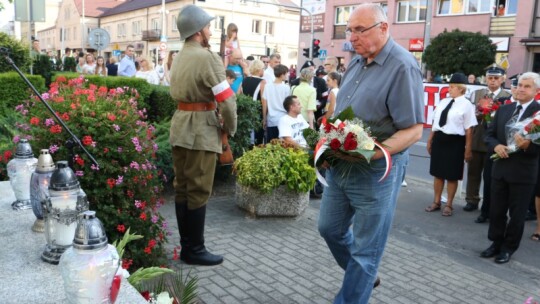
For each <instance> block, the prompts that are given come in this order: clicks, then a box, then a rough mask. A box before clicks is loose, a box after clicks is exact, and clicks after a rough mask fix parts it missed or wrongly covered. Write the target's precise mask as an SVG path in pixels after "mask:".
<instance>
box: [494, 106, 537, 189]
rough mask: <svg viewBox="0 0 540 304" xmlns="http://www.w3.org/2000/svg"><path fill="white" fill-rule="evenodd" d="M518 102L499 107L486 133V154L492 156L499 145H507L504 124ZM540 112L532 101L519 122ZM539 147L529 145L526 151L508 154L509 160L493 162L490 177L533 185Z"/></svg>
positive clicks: (535, 176)
mask: <svg viewBox="0 0 540 304" xmlns="http://www.w3.org/2000/svg"><path fill="white" fill-rule="evenodd" d="M517 104H518V102H514V103H512V104H507V105H503V106H501V107H500V108H499V109H498V110H497V112H495V117H493V121H492V122H491V123H490V124H489V127H488V129H487V131H486V138H485V142H486V145H487V147H488V153H489V154H493V153H494V151H493V149H495V147H496V146H497V145H499V144H502V145H505V146H506V145H507V142H506V132H505V129H506V123H507V122H508V120H510V118H511V117H512V114H513V113H514V111H515V109H516V106H517ZM539 110H540V104H538V103H537V102H536V101H533V102H532V103H531V104H530V105H529V106H528V107H527V109H526V110H525V112H524V113H523V115H521V118H520V121H522V120H524V119H525V118H529V117H531V116H532V115H533V114H534V113H535V112H536V111H539ZM539 152H540V147H539V146H538V145H535V144H532V143H531V144H530V145H529V147H528V148H527V150H518V151H517V152H515V153H512V154H510V157H509V158H506V159H499V160H497V161H495V162H493V168H492V172H491V177H493V178H496V179H504V180H505V181H507V182H509V183H525V184H535V183H536V178H537V175H538V155H539Z"/></svg>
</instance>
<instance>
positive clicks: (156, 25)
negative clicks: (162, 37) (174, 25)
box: [150, 18, 161, 30]
mask: <svg viewBox="0 0 540 304" xmlns="http://www.w3.org/2000/svg"><path fill="white" fill-rule="evenodd" d="M150 24H151V26H150V28H151V29H153V30H159V29H161V24H160V22H159V19H158V18H154V19H152V20H151V21H150Z"/></svg>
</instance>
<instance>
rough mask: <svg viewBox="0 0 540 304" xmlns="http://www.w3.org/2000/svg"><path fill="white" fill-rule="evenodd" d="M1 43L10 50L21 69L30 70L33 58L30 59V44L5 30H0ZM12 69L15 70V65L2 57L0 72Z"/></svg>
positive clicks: (11, 55) (12, 57) (11, 56)
mask: <svg viewBox="0 0 540 304" xmlns="http://www.w3.org/2000/svg"><path fill="white" fill-rule="evenodd" d="M0 45H1V46H2V47H5V48H8V49H9V50H10V54H9V57H10V58H11V59H13V62H14V63H15V64H16V65H17V67H18V68H19V69H20V70H21V71H23V72H25V73H28V72H29V71H30V64H31V63H32V59H30V48H29V47H28V45H25V44H23V43H21V42H20V41H18V40H17V39H14V37H12V36H10V35H8V34H6V33H4V32H0ZM11 71H14V69H13V67H12V66H11V65H10V64H9V63H8V62H7V61H6V60H4V58H3V57H2V59H1V60H0V73H6V72H11ZM2 96H4V95H2Z"/></svg>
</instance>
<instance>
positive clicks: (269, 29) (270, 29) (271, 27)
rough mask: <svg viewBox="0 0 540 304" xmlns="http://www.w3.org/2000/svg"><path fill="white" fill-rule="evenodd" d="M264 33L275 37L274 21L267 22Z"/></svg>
mask: <svg viewBox="0 0 540 304" xmlns="http://www.w3.org/2000/svg"><path fill="white" fill-rule="evenodd" d="M264 33H265V34H267V35H274V21H266V31H265V32H264Z"/></svg>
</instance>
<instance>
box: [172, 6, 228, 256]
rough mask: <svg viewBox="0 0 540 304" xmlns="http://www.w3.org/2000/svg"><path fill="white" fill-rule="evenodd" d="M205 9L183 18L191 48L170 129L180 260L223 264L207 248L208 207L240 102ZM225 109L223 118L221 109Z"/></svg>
mask: <svg viewBox="0 0 540 304" xmlns="http://www.w3.org/2000/svg"><path fill="white" fill-rule="evenodd" d="M213 19H214V17H211V16H209V15H208V14H207V13H206V12H205V11H204V10H202V9H201V8H199V7H198V6H195V5H187V6H185V7H184V8H183V9H182V10H181V11H180V13H179V15H178V19H177V26H178V31H179V32H180V39H181V40H185V44H184V47H183V49H182V50H181V51H180V53H179V54H178V55H177V56H176V57H175V58H174V61H173V64H172V68H171V90H170V94H171V96H172V98H173V99H174V100H176V101H177V102H178V109H177V110H176V112H175V113H174V116H173V118H172V122H171V129H170V143H171V147H172V154H173V162H174V172H175V175H176V176H175V179H174V188H175V192H176V195H175V207H176V219H177V221H178V229H179V231H180V244H181V245H182V251H181V254H180V259H181V260H183V261H184V262H185V263H187V264H195V265H217V264H220V263H222V262H223V257H222V256H219V255H214V254H212V253H210V252H208V251H207V250H206V248H205V246H204V222H205V217H206V204H207V202H208V198H209V197H210V194H211V192H212V185H213V180H214V171H215V167H216V160H217V158H216V155H217V154H218V153H222V152H223V151H222V149H223V147H222V142H221V137H220V134H221V131H222V130H223V131H226V132H227V133H228V134H230V135H231V136H232V135H234V133H235V132H236V118H237V117H236V98H235V95H234V92H233V91H232V90H231V88H230V86H229V83H228V82H227V80H226V78H225V68H224V67H223V62H222V61H221V58H220V57H219V56H218V55H217V54H215V53H213V52H211V51H210V45H209V43H208V41H209V40H210V36H211V35H212V33H211V32H210V21H211V20H213ZM216 109H218V110H219V114H218V112H217V111H216Z"/></svg>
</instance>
